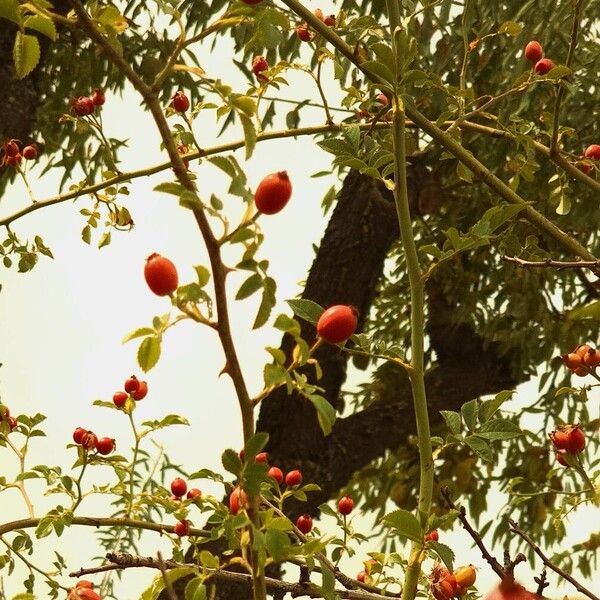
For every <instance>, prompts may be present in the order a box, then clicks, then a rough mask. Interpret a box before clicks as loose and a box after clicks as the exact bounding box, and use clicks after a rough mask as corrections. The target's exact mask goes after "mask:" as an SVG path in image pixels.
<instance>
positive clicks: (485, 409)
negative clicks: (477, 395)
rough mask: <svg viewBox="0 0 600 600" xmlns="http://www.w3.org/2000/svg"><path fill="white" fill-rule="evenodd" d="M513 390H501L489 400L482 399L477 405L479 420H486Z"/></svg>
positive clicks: (510, 395)
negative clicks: (479, 404)
mask: <svg viewBox="0 0 600 600" xmlns="http://www.w3.org/2000/svg"><path fill="white" fill-rule="evenodd" d="M514 393H515V392H514V390H502V391H501V392H498V393H497V394H496V395H495V396H494V397H493V398H492V399H491V400H484V401H483V402H482V403H481V406H480V407H479V420H480V421H481V422H483V423H485V422H486V421H488V420H489V419H490V418H491V417H492V416H493V415H494V413H495V412H496V411H497V410H498V409H499V408H500V407H501V406H502V404H504V402H506V401H507V400H510V398H511V397H512V396H513V394H514Z"/></svg>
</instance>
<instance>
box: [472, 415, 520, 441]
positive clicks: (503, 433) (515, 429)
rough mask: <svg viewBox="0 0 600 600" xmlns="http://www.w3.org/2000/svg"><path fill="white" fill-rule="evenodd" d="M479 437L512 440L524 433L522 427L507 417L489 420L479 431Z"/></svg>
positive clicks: (491, 439)
mask: <svg viewBox="0 0 600 600" xmlns="http://www.w3.org/2000/svg"><path fill="white" fill-rule="evenodd" d="M477 435H478V436H479V437H482V438H484V439H486V440H490V441H493V440H510V439H512V438H515V437H518V436H520V435H523V432H522V431H521V429H520V427H519V426H518V425H517V424H516V423H513V422H512V421H509V420H507V419H494V420H493V421H487V422H486V423H485V424H484V426H483V427H482V428H481V431H478V432H477Z"/></svg>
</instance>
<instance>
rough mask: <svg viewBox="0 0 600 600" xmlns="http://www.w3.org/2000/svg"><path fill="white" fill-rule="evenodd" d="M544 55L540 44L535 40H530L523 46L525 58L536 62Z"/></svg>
mask: <svg viewBox="0 0 600 600" xmlns="http://www.w3.org/2000/svg"><path fill="white" fill-rule="evenodd" d="M543 56H544V51H543V50H542V45H541V44H540V43H539V42H536V41H535V40H532V41H531V42H529V43H528V44H527V46H525V58H526V59H527V60H528V61H530V62H532V63H536V62H538V61H539V60H541V59H542V57H543Z"/></svg>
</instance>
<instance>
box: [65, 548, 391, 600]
mask: <svg viewBox="0 0 600 600" xmlns="http://www.w3.org/2000/svg"><path fill="white" fill-rule="evenodd" d="M106 558H107V560H108V561H110V562H108V563H107V564H104V565H102V566H100V567H90V568H82V569H79V570H78V571H74V572H72V573H69V576H70V577H82V576H84V575H91V574H94V573H101V572H103V571H114V570H123V569H131V568H148V569H158V570H161V566H160V562H159V560H157V559H156V558H152V557H144V556H133V555H131V554H127V553H124V552H121V553H113V552H109V553H108V554H107V555H106ZM163 566H164V568H165V570H167V569H176V568H180V567H193V568H195V569H198V570H199V572H200V567H199V566H198V565H197V564H195V563H180V562H177V561H175V560H165V561H163ZM202 572H203V573H206V574H207V576H208V578H210V579H216V580H222V581H223V580H224V581H237V582H242V583H248V584H249V583H251V581H252V576H251V575H250V574H248V573H236V572H233V571H222V570H219V569H209V568H206V567H203V568H202ZM265 579H266V584H267V588H268V590H269V592H276V591H279V592H284V593H287V594H291V595H292V596H293V597H298V596H308V597H310V598H322V597H323V594H322V592H321V588H320V587H319V586H318V585H316V584H315V583H312V582H311V581H302V582H297V583H291V582H288V581H282V580H280V579H273V578H271V577H266V578H265ZM335 594H336V595H337V596H339V597H340V598H344V599H347V600H389V598H390V595H389V594H381V593H373V592H369V591H366V590H363V589H361V590H356V589H355V590H351V589H338V590H335Z"/></svg>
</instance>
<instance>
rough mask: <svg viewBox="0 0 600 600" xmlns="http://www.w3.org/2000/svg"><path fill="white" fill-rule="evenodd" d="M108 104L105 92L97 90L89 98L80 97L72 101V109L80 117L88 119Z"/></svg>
mask: <svg viewBox="0 0 600 600" xmlns="http://www.w3.org/2000/svg"><path fill="white" fill-rule="evenodd" d="M105 102H106V97H105V95H104V91H103V90H101V89H100V88H96V89H95V90H94V91H93V92H92V93H91V94H90V95H89V96H78V97H77V98H73V100H72V101H71V108H72V109H73V112H74V113H75V114H76V115H77V116H78V117H87V116H88V115H91V114H93V113H94V112H95V111H96V108H97V107H98V106H102V105H103V104H104V103H105Z"/></svg>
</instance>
